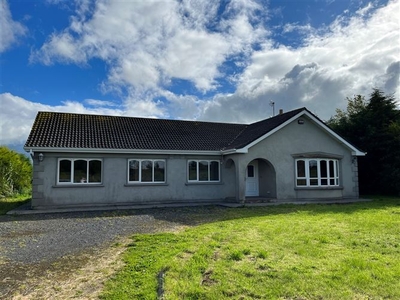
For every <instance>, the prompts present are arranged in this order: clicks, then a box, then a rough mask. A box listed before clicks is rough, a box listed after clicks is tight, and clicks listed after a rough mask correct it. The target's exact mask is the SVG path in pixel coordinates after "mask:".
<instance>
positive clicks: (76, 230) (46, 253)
mask: <svg viewBox="0 0 400 300" xmlns="http://www.w3.org/2000/svg"><path fill="white" fill-rule="evenodd" d="M224 209H226V208H222V207H217V206H203V207H185V208H162V209H161V208H159V209H143V210H130V211H109V212H74V213H52V214H33V215H19V216H10V215H4V216H0V299H1V298H2V297H4V295H7V294H8V293H9V292H10V290H11V289H15V288H18V287H19V286H20V285H21V284H23V283H24V281H25V280H26V279H27V278H28V277H32V276H40V274H41V273H42V272H43V271H44V270H46V269H47V268H50V266H52V265H54V263H57V262H58V261H61V260H63V259H65V258H66V257H71V256H78V255H80V254H82V253H89V252H92V253H94V252H96V250H98V249H101V248H104V247H107V246H109V245H111V244H112V243H113V242H115V241H116V240H117V239H118V238H121V237H127V236H130V235H132V234H135V233H151V232H161V231H172V230H179V229H181V228H182V227H184V226H193V225H196V224H200V223H204V222H208V221H212V220H214V219H215V218H218V215H219V213H218V212H220V211H221V210H224Z"/></svg>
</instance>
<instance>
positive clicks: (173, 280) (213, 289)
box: [102, 198, 400, 299]
mask: <svg viewBox="0 0 400 300" xmlns="http://www.w3.org/2000/svg"><path fill="white" fill-rule="evenodd" d="M177 212H178V210H177ZM202 217H203V218H206V219H207V220H208V222H207V223H205V224H202V225H198V226H195V227H191V228H188V229H187V230H185V231H182V232H179V233H160V234H141V235H135V236H133V237H132V243H131V245H130V246H129V248H128V250H127V251H126V253H125V255H124V260H125V262H126V265H125V267H124V268H123V269H122V270H121V271H120V272H119V273H118V274H116V275H115V277H113V278H112V279H111V280H109V281H108V282H107V283H106V287H105V290H104V293H103V295H102V298H103V299H157V298H159V299H400V284H399V282H400V198H381V199H376V200H374V201H373V202H363V203H356V204H347V205H301V206H299V205H284V206H276V207H273V206H269V207H262V208H260V207H258V208H235V209H222V208H218V207H214V208H208V209H207V215H206V216H204V215H203V216H201V215H200V214H198V215H196V214H194V215H193V219H194V221H196V220H197V221H199V222H200V221H201V218H202Z"/></svg>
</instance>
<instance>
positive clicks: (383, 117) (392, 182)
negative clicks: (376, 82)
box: [327, 89, 400, 195]
mask: <svg viewBox="0 0 400 300" xmlns="http://www.w3.org/2000/svg"><path fill="white" fill-rule="evenodd" d="M347 101H348V104H347V109H346V110H340V109H337V110H336V114H335V115H334V116H333V117H332V118H331V119H330V120H329V121H328V122H327V124H328V125H329V126H330V127H331V128H332V129H333V130H334V131H336V132H337V133H338V134H339V135H341V136H342V137H343V138H345V139H346V140H347V141H349V142H350V143H352V144H353V145H354V146H355V147H357V148H358V149H359V150H361V151H364V152H367V155H366V156H364V157H359V158H358V175H359V188H360V193H361V194H387V195H400V110H399V107H398V106H397V105H396V99H395V98H394V96H393V95H385V94H384V93H383V92H382V91H380V90H379V89H373V91H372V93H371V94H370V97H369V98H368V99H365V97H364V96H361V95H356V96H354V97H353V98H347Z"/></svg>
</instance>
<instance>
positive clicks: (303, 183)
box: [297, 179, 306, 185]
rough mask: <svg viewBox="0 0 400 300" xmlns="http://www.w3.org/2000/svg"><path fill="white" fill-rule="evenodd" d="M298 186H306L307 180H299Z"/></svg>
mask: <svg viewBox="0 0 400 300" xmlns="http://www.w3.org/2000/svg"><path fill="white" fill-rule="evenodd" d="M297 185H306V180H305V179H297Z"/></svg>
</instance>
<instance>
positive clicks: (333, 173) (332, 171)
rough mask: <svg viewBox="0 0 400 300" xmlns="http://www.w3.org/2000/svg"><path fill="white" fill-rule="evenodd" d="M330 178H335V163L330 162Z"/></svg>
mask: <svg viewBox="0 0 400 300" xmlns="http://www.w3.org/2000/svg"><path fill="white" fill-rule="evenodd" d="M329 177H335V168H334V161H333V160H330V161H329Z"/></svg>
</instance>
